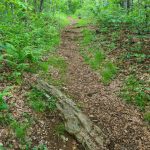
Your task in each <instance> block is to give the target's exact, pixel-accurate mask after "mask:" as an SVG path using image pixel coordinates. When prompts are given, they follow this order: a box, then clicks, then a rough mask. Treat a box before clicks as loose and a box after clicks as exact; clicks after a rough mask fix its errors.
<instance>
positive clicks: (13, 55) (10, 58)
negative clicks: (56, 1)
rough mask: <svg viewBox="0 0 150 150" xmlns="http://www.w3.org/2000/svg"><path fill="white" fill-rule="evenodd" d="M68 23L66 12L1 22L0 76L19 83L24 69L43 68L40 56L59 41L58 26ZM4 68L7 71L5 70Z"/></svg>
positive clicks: (32, 70)
mask: <svg viewBox="0 0 150 150" xmlns="http://www.w3.org/2000/svg"><path fill="white" fill-rule="evenodd" d="M60 17H61V18H60ZM9 19H10V18H9ZM6 24H7V25H6ZM8 24H9V25H8ZM67 24H68V20H67V19H66V16H65V15H63V14H61V16H60V14H59V15H58V14H57V13H56V14H55V15H51V14H49V13H44V14H39V15H38V16H30V19H29V20H28V22H27V23H25V22H21V20H19V19H17V20H13V19H12V21H11V22H9V21H7V18H6V19H5V21H4V22H2V23H1V25H0V29H1V30H0V35H1V36H0V39H1V42H0V64H1V65H0V70H3V72H2V76H4V77H6V78H7V79H8V80H11V81H12V80H14V81H16V82H17V83H20V82H21V81H22V74H23V73H24V72H34V73H35V72H36V71H37V70H39V69H43V68H42V67H41V66H42V65H41V64H42V63H43V60H42V57H43V56H44V55H45V54H47V53H51V52H52V51H53V49H54V47H56V46H57V45H59V43H60V30H61V29H62V28H63V27H64V26H65V25H67ZM5 70H9V72H7V74H6V71H5ZM1 78H2V77H1Z"/></svg>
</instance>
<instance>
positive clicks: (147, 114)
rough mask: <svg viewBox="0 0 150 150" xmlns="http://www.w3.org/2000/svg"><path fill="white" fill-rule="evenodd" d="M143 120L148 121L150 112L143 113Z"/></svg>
mask: <svg viewBox="0 0 150 150" xmlns="http://www.w3.org/2000/svg"><path fill="white" fill-rule="evenodd" d="M144 120H145V121H147V122H149V123H150V112H148V113H145V114H144Z"/></svg>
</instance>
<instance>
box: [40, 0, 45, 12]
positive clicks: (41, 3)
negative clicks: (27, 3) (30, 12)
mask: <svg viewBox="0 0 150 150" xmlns="http://www.w3.org/2000/svg"><path fill="white" fill-rule="evenodd" d="M43 3H44V0H40V8H39V11H40V12H42V10H43Z"/></svg>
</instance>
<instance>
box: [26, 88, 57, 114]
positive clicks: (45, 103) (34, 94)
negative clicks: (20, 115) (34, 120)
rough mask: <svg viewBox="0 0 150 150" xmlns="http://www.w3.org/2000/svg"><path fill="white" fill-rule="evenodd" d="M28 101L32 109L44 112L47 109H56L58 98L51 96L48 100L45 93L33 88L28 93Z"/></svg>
mask: <svg viewBox="0 0 150 150" xmlns="http://www.w3.org/2000/svg"><path fill="white" fill-rule="evenodd" d="M28 103H29V105H30V106H31V107H32V109H33V110H35V111H37V112H44V111H46V110H47V109H49V110H55V109H56V99H55V98H54V97H50V99H48V100H47V98H46V97H45V95H44V94H43V93H42V92H41V91H38V90H36V89H33V90H32V91H31V92H30V93H29V94H28Z"/></svg>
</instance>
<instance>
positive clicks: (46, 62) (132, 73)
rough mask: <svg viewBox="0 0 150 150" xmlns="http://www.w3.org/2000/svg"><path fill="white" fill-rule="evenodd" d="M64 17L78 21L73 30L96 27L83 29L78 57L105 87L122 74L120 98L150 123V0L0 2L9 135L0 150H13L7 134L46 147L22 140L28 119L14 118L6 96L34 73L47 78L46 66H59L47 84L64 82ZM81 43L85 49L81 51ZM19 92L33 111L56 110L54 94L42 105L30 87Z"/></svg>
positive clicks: (3, 112)
mask: <svg viewBox="0 0 150 150" xmlns="http://www.w3.org/2000/svg"><path fill="white" fill-rule="evenodd" d="M68 17H71V18H73V19H75V20H78V23H77V25H76V27H78V28H80V27H86V26H95V27H96V29H95V31H90V30H88V29H83V31H82V33H83V41H82V44H81V55H82V56H83V58H84V60H85V63H86V64H88V65H89V66H90V67H91V68H92V69H93V70H94V71H96V72H100V73H99V74H100V76H101V81H102V82H103V84H104V85H105V86H108V85H109V84H110V83H111V82H112V81H113V79H115V78H116V77H118V76H119V74H120V73H122V74H123V77H122V76H121V78H123V86H122V88H121V90H120V93H119V96H120V97H122V99H123V100H125V101H126V102H129V103H131V104H134V105H135V106H137V108H138V109H139V110H140V111H141V112H142V113H143V120H145V121H146V122H147V123H150V88H149V82H150V76H149V73H150V70H149V69H150V68H149V64H150V61H149V60H150V44H149V43H150V1H149V0H1V1H0V129H2V128H4V127H5V126H7V127H8V130H11V131H12V132H13V133H12V134H10V135H9V134H8V137H7V136H6V137H7V138H6V139H5V138H4V141H3V140H2V141H1V140H0V150H1V149H4V147H6V148H7V149H15V148H14V147H15V146H14V143H13V142H11V140H10V141H9V140H8V139H9V136H12V137H13V138H14V137H15V139H16V141H18V143H19V146H20V149H26V150H30V149H33V150H38V149H39V150H45V149H47V148H46V146H45V145H43V144H39V145H36V146H35V145H34V144H32V143H31V142H30V141H28V140H27V138H25V137H26V132H27V129H28V128H29V127H30V126H31V124H32V123H31V122H32V118H30V117H29V116H28V114H27V113H23V118H24V121H20V119H18V118H20V116H19V117H18V118H17V117H15V115H14V114H15V113H14V112H13V111H14V110H13V109H14V108H13V107H14V102H13V103H11V102H9V98H10V97H13V95H14V92H12V91H13V89H15V90H16V91H17V88H20V87H21V88H22V87H24V85H25V80H26V78H31V76H32V75H33V74H40V75H41V76H42V77H43V78H46V76H47V74H46V73H47V72H48V70H49V66H52V68H58V69H59V70H60V72H61V76H62V77H61V79H60V80H59V81H55V80H53V79H52V78H49V79H48V80H49V82H50V83H52V84H54V85H57V86H61V85H62V84H63V82H65V81H64V80H65V79H64V77H65V72H66V68H67V64H66V62H65V61H64V59H63V58H61V57H60V56H57V54H56V51H57V48H58V46H59V45H60V44H61V31H62V30H63V29H64V28H65V27H66V26H67V25H70V20H69V19H68ZM91 45H92V47H91ZM85 47H88V48H86V49H90V50H87V51H85ZM99 47H100V50H98V51H97V49H99ZM91 49H94V50H91ZM95 49H96V50H95ZM112 55H113V58H112ZM22 89H23V88H22ZM24 90H25V91H26V92H25V93H26V95H25V98H26V99H27V103H28V105H29V106H30V107H31V108H32V109H33V110H34V111H35V112H45V111H47V108H48V109H50V110H54V109H55V107H56V104H55V98H52V101H51V103H45V102H44V103H43V102H41V99H42V98H43V95H42V93H41V92H39V91H37V90H36V89H34V88H33V89H30V88H29V89H28V90H26V89H24ZM35 99H36V101H35ZM64 130H65V129H64V125H63V124H60V125H58V126H57V127H56V132H57V133H58V134H61V135H62V134H64Z"/></svg>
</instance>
